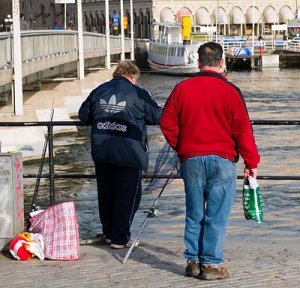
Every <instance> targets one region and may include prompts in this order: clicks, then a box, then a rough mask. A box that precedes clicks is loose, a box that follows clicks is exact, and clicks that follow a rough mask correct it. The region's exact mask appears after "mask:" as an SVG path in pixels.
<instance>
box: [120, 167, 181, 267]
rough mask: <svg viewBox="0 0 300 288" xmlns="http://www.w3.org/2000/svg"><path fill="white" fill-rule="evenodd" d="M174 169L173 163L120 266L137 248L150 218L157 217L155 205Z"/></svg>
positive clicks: (157, 212)
mask: <svg viewBox="0 0 300 288" xmlns="http://www.w3.org/2000/svg"><path fill="white" fill-rule="evenodd" d="M176 167H177V162H175V164H174V166H173V167H172V171H171V173H170V174H169V176H168V178H167V180H166V181H165V183H164V185H163V187H162V188H161V190H160V192H159V194H158V196H157V197H156V199H155V201H154V202H153V204H152V206H151V208H150V209H149V210H148V211H145V212H144V213H146V214H147V215H146V217H145V219H144V221H143V223H142V225H141V228H140V230H139V231H138V233H137V235H136V237H135V238H134V240H133V242H132V243H131V245H130V247H129V249H128V251H127V253H126V255H125V257H124V259H123V261H122V264H125V263H126V262H127V260H128V258H129V256H130V254H131V252H132V250H133V248H135V247H136V246H137V244H138V241H139V238H140V236H141V234H142V232H143V230H144V228H145V226H146V224H147V222H148V220H149V219H150V218H154V217H157V216H158V215H159V211H158V209H156V205H157V203H158V200H159V199H160V197H161V195H162V194H163V192H164V190H165V188H166V187H167V185H168V184H169V182H170V180H171V179H172V175H173V171H174V170H175V168H176Z"/></svg>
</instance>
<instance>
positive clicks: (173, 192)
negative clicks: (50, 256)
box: [0, 180, 300, 288]
mask: <svg viewBox="0 0 300 288" xmlns="http://www.w3.org/2000/svg"><path fill="white" fill-rule="evenodd" d="M260 184H261V185H262V186H264V184H265V183H263V182H262V181H261V183H260ZM241 185H242V182H241V181H238V187H239V189H238V191H237V197H236V200H235V204H234V207H233V211H232V214H231V217H230V220H229V228H228V231H227V240H226V243H225V264H226V266H227V267H228V269H229V271H230V274H231V276H230V278H228V279H225V280H217V281H202V280H198V279H195V278H189V277H185V276H184V268H185V265H186V263H185V260H184V258H183V256H182V253H183V249H184V243H183V231H184V230H183V229H184V193H183V190H182V189H183V187H182V182H181V180H176V181H173V182H172V183H171V184H169V185H168V186H167V189H166V190H165V192H164V193H163V194H162V197H161V198H160V201H159V202H158V204H157V208H158V209H159V212H160V215H159V216H158V217H157V218H152V219H149V221H148V224H147V225H146V227H145V229H144V230H143V233H142V234H141V237H140V246H139V247H137V248H136V249H134V250H133V252H132V254H131V255H130V257H129V259H128V261H127V262H126V263H125V264H122V261H123V258H124V256H125V254H126V252H127V249H124V250H123V249H120V250H115V249H111V248H110V247H109V246H108V245H99V243H98V244H97V243H89V242H92V239H85V240H82V241H81V243H82V244H81V245H80V259H79V260H76V261H53V260H44V261H41V260H38V258H34V259H31V260H28V261H17V260H14V259H12V257H11V256H10V255H9V254H8V253H2V254H1V256H0V266H1V269H0V277H1V287H6V288H18V287H32V288H34V287H56V288H57V287H95V288H96V287H97V288H99V287H124V288H125V287H126V288H128V287H141V288H142V287H155V288H156V287H222V288H223V287H228V288H229V287H230V288H232V287H270V288H282V287H288V288H292V287H299V275H300V250H299V237H300V229H299V221H300V215H299V213H298V209H299V208H298V207H299V206H297V205H290V203H289V199H288V197H284V198H285V200H284V201H283V202H280V204H281V205H276V199H278V198H279V197H281V196H282V194H283V193H284V192H282V193H279V194H277V195H275V194H273V193H272V191H264V199H268V201H267V202H266V203H265V207H264V212H265V221H264V222H263V223H262V224H257V223H255V222H253V221H247V220H245V218H244V215H243V209H242V198H241ZM294 196H295V197H298V198H299V196H300V193H299V190H298V194H296V195H294ZM156 197H157V194H156V193H151V194H146V195H144V196H143V198H142V203H141V207H140V210H139V211H138V212H137V215H136V219H135V220H134V223H133V225H132V237H134V236H135V235H136V234H137V232H138V230H139V229H140V226H141V223H142V222H143V221H144V219H145V214H144V213H143V211H144V210H147V209H148V208H150V207H151V205H152V204H153V201H154V199H155V198H156Z"/></svg>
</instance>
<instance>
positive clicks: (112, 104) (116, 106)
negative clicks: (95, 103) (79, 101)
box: [100, 95, 126, 114]
mask: <svg viewBox="0 0 300 288" xmlns="http://www.w3.org/2000/svg"><path fill="white" fill-rule="evenodd" d="M125 106H126V101H121V102H119V103H117V99H116V95H112V96H111V97H110V99H109V101H108V103H107V102H106V101H105V100H104V99H100V107H101V108H102V109H103V110H104V111H105V112H109V113H113V114H115V113H119V112H121V111H122V110H123V109H124V108H125Z"/></svg>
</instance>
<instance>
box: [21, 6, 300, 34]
mask: <svg viewBox="0 0 300 288" xmlns="http://www.w3.org/2000/svg"><path fill="white" fill-rule="evenodd" d="M297 5H298V4H297V0H296V1H295V0H286V1H284V3H283V2H282V1H281V0H272V1H270V0H266V1H256V0H253V1H246V0H230V1H227V0H215V1H211V0H204V1H188V0H187V1H179V0H159V1H151V0H147V1H146V0H137V1H133V15H130V0H123V7H124V11H123V15H124V23H125V21H126V23H125V24H126V25H125V24H124V28H125V29H124V34H125V36H129V35H130V29H129V28H130V25H131V21H133V27H134V36H135V38H150V37H151V35H152V30H151V29H152V25H151V24H152V21H158V22H180V20H181V18H182V16H186V15H190V16H191V17H192V20H193V26H194V27H195V28H194V29H196V30H197V29H198V28H199V27H201V26H206V27H210V26H212V27H213V26H214V27H216V29H217V33H218V34H223V35H231V36H244V35H248V34H250V33H252V29H253V28H254V34H255V35H257V36H258V35H271V33H272V29H271V28H272V25H275V24H276V25H278V24H285V23H287V22H288V21H289V20H291V19H293V18H295V17H296V15H298V14H299V13H298V11H299V9H300V5H299V6H297ZM65 7H66V13H65V12H64V8H65ZM20 10H21V12H23V13H24V14H25V15H26V17H27V20H28V21H29V23H30V25H31V27H32V28H33V29H49V28H51V26H52V25H53V21H54V20H57V21H58V22H59V23H61V24H63V23H67V25H72V26H73V27H74V29H76V27H77V19H76V17H77V14H76V3H75V4H67V5H66V6H65V5H63V4H55V0H35V1H28V0H23V1H20ZM82 11H83V19H82V20H83V29H84V31H90V32H98V33H105V29H106V28H105V23H106V21H105V1H104V0H82ZM65 15H66V19H64V17H65ZM116 15H118V17H117V16H116ZM120 15H121V11H120V0H110V1H109V17H110V32H111V34H118V33H119V32H120V29H121V23H120V19H121V17H120ZM197 27H198V28H197Z"/></svg>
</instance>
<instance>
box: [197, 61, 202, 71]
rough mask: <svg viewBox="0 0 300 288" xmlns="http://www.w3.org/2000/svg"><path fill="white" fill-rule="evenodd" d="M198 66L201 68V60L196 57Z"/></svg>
mask: <svg viewBox="0 0 300 288" xmlns="http://www.w3.org/2000/svg"><path fill="white" fill-rule="evenodd" d="M198 67H199V69H200V70H201V67H202V65H201V62H200V60H199V59H198Z"/></svg>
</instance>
